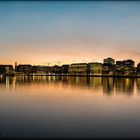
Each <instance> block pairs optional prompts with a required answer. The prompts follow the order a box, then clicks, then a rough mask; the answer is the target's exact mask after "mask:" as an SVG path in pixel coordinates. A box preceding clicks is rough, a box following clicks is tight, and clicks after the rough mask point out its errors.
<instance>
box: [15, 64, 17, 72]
mask: <svg viewBox="0 0 140 140" xmlns="http://www.w3.org/2000/svg"><path fill="white" fill-rule="evenodd" d="M15 72H17V62H15Z"/></svg>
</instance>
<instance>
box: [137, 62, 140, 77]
mask: <svg viewBox="0 0 140 140" xmlns="http://www.w3.org/2000/svg"><path fill="white" fill-rule="evenodd" d="M137 75H138V76H140V63H138V64H137Z"/></svg>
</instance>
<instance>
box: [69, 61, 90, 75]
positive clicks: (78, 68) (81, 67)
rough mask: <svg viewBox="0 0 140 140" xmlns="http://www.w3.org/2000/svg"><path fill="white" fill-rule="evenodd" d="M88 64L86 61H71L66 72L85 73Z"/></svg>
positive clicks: (87, 69)
mask: <svg viewBox="0 0 140 140" xmlns="http://www.w3.org/2000/svg"><path fill="white" fill-rule="evenodd" d="M88 72H89V66H88V64H87V63H73V64H71V65H69V67H68V73H69V74H74V75H87V74H88Z"/></svg>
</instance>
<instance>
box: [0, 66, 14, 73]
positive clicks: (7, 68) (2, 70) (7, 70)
mask: <svg viewBox="0 0 140 140" xmlns="http://www.w3.org/2000/svg"><path fill="white" fill-rule="evenodd" d="M0 74H2V75H11V74H13V66H12V65H0Z"/></svg>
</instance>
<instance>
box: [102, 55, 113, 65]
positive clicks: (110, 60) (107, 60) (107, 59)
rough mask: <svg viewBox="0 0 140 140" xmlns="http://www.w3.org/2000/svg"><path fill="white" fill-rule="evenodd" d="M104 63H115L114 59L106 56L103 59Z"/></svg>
mask: <svg viewBox="0 0 140 140" xmlns="http://www.w3.org/2000/svg"><path fill="white" fill-rule="evenodd" d="M103 63H104V64H110V65H114V64H115V59H113V58H111V57H108V58H106V59H104V62H103Z"/></svg>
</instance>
